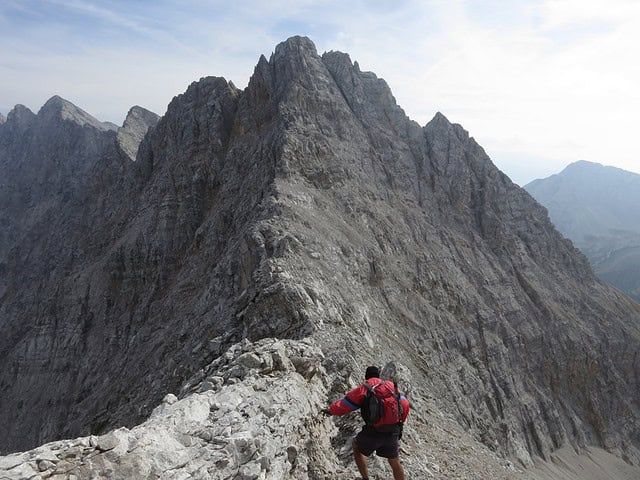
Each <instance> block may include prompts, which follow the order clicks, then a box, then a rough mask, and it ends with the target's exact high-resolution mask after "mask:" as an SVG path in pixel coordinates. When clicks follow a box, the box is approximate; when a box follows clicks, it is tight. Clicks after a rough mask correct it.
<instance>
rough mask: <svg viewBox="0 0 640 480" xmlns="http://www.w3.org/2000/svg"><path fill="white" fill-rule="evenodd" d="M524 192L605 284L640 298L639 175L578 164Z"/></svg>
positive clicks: (583, 162)
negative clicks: (582, 254) (542, 209)
mask: <svg viewBox="0 0 640 480" xmlns="http://www.w3.org/2000/svg"><path fill="white" fill-rule="evenodd" d="M524 188H525V189H526V190H527V191H528V192H529V193H530V194H531V195H532V196H533V197H534V198H535V199H536V200H538V202H540V203H541V204H542V205H544V206H545V207H546V208H547V209H548V210H549V216H550V217H551V220H552V222H553V223H554V224H555V225H556V227H557V228H558V230H560V232H562V233H563V234H564V235H565V236H567V237H568V238H569V239H571V240H572V241H573V242H574V244H575V245H576V246H577V247H578V248H579V249H580V250H582V252H583V253H584V254H585V255H586V256H587V257H588V258H589V260H590V261H591V264H592V265H593V268H594V270H595V271H596V273H597V274H598V275H599V276H600V277H601V278H602V279H603V280H605V281H607V282H609V283H611V284H612V285H614V286H616V287H617V288H619V289H621V290H623V291H624V292H626V293H627V294H629V295H630V296H631V297H633V298H635V299H636V300H640V175H638V174H635V173H632V172H627V171H625V170H621V169H619V168H615V167H607V166H603V165H600V164H598V163H591V162H586V161H579V162H575V163H572V164H571V165H569V166H568V167H567V168H565V169H564V170H563V171H562V172H560V173H559V174H557V175H552V176H550V177H549V178H544V179H540V180H534V181H533V182H531V183H529V184H528V185H525V187H524Z"/></svg>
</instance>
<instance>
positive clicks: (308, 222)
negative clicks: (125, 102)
mask: <svg viewBox="0 0 640 480" xmlns="http://www.w3.org/2000/svg"><path fill="white" fill-rule="evenodd" d="M31 115H32V117H33V114H31ZM14 116H15V115H14ZM24 117H25V121H23V122H22V123H20V122H17V121H13V122H12V121H11V118H12V117H11V115H9V117H8V119H7V122H6V123H5V124H3V125H2V126H0V148H1V150H0V155H1V156H0V168H2V169H3V172H2V173H3V174H2V175H0V178H10V179H12V180H11V182H3V183H2V191H0V195H2V200H6V201H7V202H8V204H9V205H11V208H8V209H7V210H3V211H2V215H3V217H2V221H3V225H9V229H8V232H9V234H6V235H4V236H3V237H2V243H1V244H0V252H2V259H1V260H0V261H1V262H2V269H3V273H4V274H3V276H2V280H0V282H2V283H0V298H1V299H2V302H1V304H0V315H1V317H0V319H1V322H2V326H3V327H2V328H3V331H6V332H8V334H6V335H4V336H3V339H2V340H0V342H2V343H0V358H1V359H2V363H3V365H6V368H3V369H2V371H0V391H1V392H2V395H1V396H0V422H2V424H4V425H8V429H7V433H6V435H5V436H4V438H3V439H2V442H4V443H3V444H2V448H3V450H4V451H9V450H16V449H24V448H28V447H31V446H33V445H35V444H37V443H40V442H43V441H46V440H50V439H53V438H59V437H61V436H76V435H80V434H88V433H92V432H93V433H101V432H102V431H104V430H105V429H108V428H111V427H114V426H119V425H126V426H131V425H133V424H135V423H137V422H139V421H140V420H142V419H143V418H144V417H145V416H146V415H148V413H149V412H150V409H151V408H153V407H154V406H155V405H157V404H158V403H159V402H160V399H161V398H162V397H163V396H164V395H165V394H166V393H167V392H171V391H173V392H177V391H178V390H179V387H180V386H181V385H182V384H183V382H184V381H185V380H186V379H187V378H189V377H190V376H191V375H193V374H194V373H196V372H197V371H198V370H199V369H201V368H202V367H203V366H205V365H207V364H209V363H210V362H211V361H212V360H214V359H216V358H218V357H219V356H220V355H221V354H222V353H223V352H224V351H225V350H226V349H227V348H228V346H229V345H230V344H232V343H234V342H237V341H238V340H240V339H242V338H247V339H249V340H251V341H256V340H259V339H260V338H265V337H278V338H288V339H300V338H303V337H308V338H309V339H310V340H312V341H313V342H315V344H317V345H319V346H320V348H321V349H322V350H323V352H324V359H323V368H324V369H326V372H327V374H328V376H327V379H328V380H327V381H328V385H327V387H328V390H327V391H328V399H331V400H333V399H335V398H336V396H338V395H341V394H342V393H343V392H344V390H345V388H346V387H348V386H349V385H350V384H353V381H354V380H353V375H355V376H359V375H360V373H359V372H361V371H363V369H364V367H365V366H366V365H367V364H370V363H382V361H385V362H386V361H387V360H393V361H395V362H399V363H401V364H402V365H403V366H404V368H405V369H406V371H409V372H411V380H410V387H411V398H412V402H413V404H414V405H415V406H416V414H415V417H414V418H415V419H416V423H415V426H414V427H412V428H415V429H416V430H415V431H416V436H417V438H420V437H425V436H427V435H428V430H427V427H426V426H425V425H424V424H423V423H421V422H420V421H419V420H418V418H416V417H419V413H418V412H420V411H427V405H429V406H431V405H432V404H433V405H435V406H437V408H438V409H440V410H442V411H443V412H448V413H450V414H452V415H453V416H454V418H455V419H456V421H457V422H458V423H459V424H460V425H461V426H462V427H463V428H464V429H466V430H467V431H468V432H470V433H471V434H472V435H474V436H475V437H476V438H478V439H479V440H481V441H482V442H484V443H485V444H486V445H488V446H489V447H490V448H491V449H494V450H495V451H497V452H499V453H501V454H505V455H509V456H512V457H514V458H517V459H519V460H520V461H521V462H522V463H524V464H529V463H530V462H531V455H542V456H547V455H549V453H550V452H551V451H552V450H554V449H556V448H557V447H559V446H561V445H563V444H566V443H572V444H576V445H578V444H591V445H600V446H604V447H606V448H608V449H610V450H612V451H614V452H617V453H618V454H620V455H626V457H627V458H629V459H636V460H639V459H640V458H639V457H638V451H637V448H638V442H639V439H638V437H637V432H638V431H639V429H638V418H639V411H638V408H639V404H638V402H639V400H640V390H639V378H638V373H637V372H638V371H640V370H639V367H640V365H639V364H638V363H639V362H638V355H637V352H638V348H639V347H640V331H639V329H640V307H639V306H638V305H637V304H635V303H632V302H630V301H629V300H628V299H627V298H626V297H624V296H622V295H619V294H618V293H616V292H615V291H613V290H611V289H609V288H608V287H606V286H605V285H603V284H602V283H600V282H599V281H598V280H597V279H596V278H595V277H594V275H593V273H592V271H591V269H590V267H589V265H588V263H587V260H586V258H585V257H583V256H582V255H581V254H580V253H579V252H578V251H577V250H575V249H574V248H573V246H572V244H571V243H570V242H568V241H567V240H565V239H564V238H563V237H562V236H561V235H560V234H559V233H558V232H557V231H556V230H555V229H554V228H553V226H552V225H551V223H550V221H549V219H548V217H547V214H546V211H545V210H544V208H542V207H541V206H539V205H538V204H537V203H536V202H535V201H534V200H533V199H532V198H531V197H530V196H529V195H528V194H527V193H526V192H525V191H523V190H522V189H520V188H519V187H517V186H516V185H514V184H513V183H511V181H510V180H509V179H508V178H507V177H506V176H505V175H504V174H502V173H501V172H500V171H498V170H497V169H496V168H495V166H494V165H493V164H492V163H491V161H490V159H489V158H488V157H487V155H486V154H485V152H484V151H483V150H482V148H481V147H480V146H479V145H478V144H477V143H476V142H475V141H474V140H473V139H472V138H470V137H469V135H468V133H467V132H466V131H465V130H464V129H463V128H462V127H460V126H459V125H455V124H451V123H450V122H449V121H448V120H447V119H446V118H445V117H444V116H443V115H441V114H437V115H436V116H435V118H434V119H433V120H432V121H431V122H429V123H428V124H427V125H426V126H425V127H420V126H419V125H418V124H416V123H415V122H412V121H411V120H409V119H408V118H407V117H406V115H405V114H404V112H403V111H402V109H401V108H400V107H398V106H397V105H396V103H395V100H394V98H393V96H392V94H391V92H390V90H389V88H388V87H387V85H386V83H385V82H384V81H383V80H381V79H378V78H377V77H376V76H375V75H374V74H372V73H370V72H361V71H360V69H359V67H358V65H357V64H352V62H351V61H350V59H349V57H348V56H347V55H345V54H342V53H339V52H329V53H325V54H324V55H323V56H318V55H317V53H316V50H315V47H314V45H313V44H312V42H311V41H309V40H308V39H306V38H300V37H294V38H291V39H289V40H287V41H286V42H283V43H282V44H280V45H278V46H277V47H276V49H275V52H274V53H273V55H272V56H271V58H270V60H268V61H267V59H266V58H265V57H261V58H260V60H259V62H258V64H257V66H256V68H255V71H254V74H253V76H252V77H251V80H250V82H249V85H248V86H247V88H246V89H245V90H244V91H238V90H237V89H236V88H235V87H234V86H233V85H232V84H231V83H228V82H227V81H225V80H224V79H222V78H214V77H209V78H204V79H201V80H200V81H199V82H195V83H193V84H192V85H191V86H189V88H188V89H187V91H186V92H185V93H184V94H182V95H179V96H178V97H176V98H175V99H174V100H173V101H172V102H171V104H170V105H169V107H168V110H167V113H166V115H165V116H164V117H162V119H160V121H159V122H158V123H157V125H155V127H152V128H151V129H150V131H149V132H148V133H147V134H146V136H145V137H144V139H143V140H142V143H141V144H140V146H139V151H138V153H137V157H136V158H137V160H136V161H135V163H134V162H132V161H131V157H130V156H129V155H127V154H125V153H123V150H122V148H118V142H117V139H116V133H115V132H113V131H111V130H102V129H100V128H98V127H96V126H92V125H90V124H88V123H87V124H84V125H82V126H80V125H79V124H78V123H74V122H73V121H72V120H69V119H59V118H57V117H56V118H53V119H51V120H49V121H48V122H49V123H46V122H45V121H44V119H41V118H40V117H41V115H40V114H38V116H35V118H32V117H29V115H28V114H26V115H24ZM18 123H20V125H21V126H20V128H18ZM56 128H62V129H65V131H64V135H63V134H62V132H60V133H58V134H57V135H56V136H55V137H54V136H51V137H49V136H47V135H49V133H48V132H49V131H50V129H56ZM123 128H126V126H125V127H123ZM54 131H55V130H54ZM16 132H18V133H16ZM20 132H21V133H20ZM56 139H57V141H59V142H62V145H58V144H55V143H53V142H54V140H56ZM47 142H49V143H47ZM64 147H66V150H65V149H64ZM40 151H46V152H49V153H48V154H47V155H40V156H38V155H37V154H36V153H37V152H40ZM74 166H75V167H74ZM4 170H6V171H7V172H9V174H10V175H11V176H7V175H6V174H4ZM33 178H38V179H40V183H41V185H42V189H40V190H38V191H37V192H36V193H37V195H36V194H35V193H33V194H32V195H31V196H29V197H26V196H24V194H22V190H21V188H22V187H21V188H16V187H15V185H30V184H33V181H32V179H33ZM19 182H23V183H19ZM65 182H67V183H65ZM67 185H69V188H67ZM67 192H69V193H67ZM65 193H67V195H66V196H65ZM25 215H26V216H25ZM354 372H355V373H354ZM310 388H313V392H315V393H314V394H313V395H314V398H315V396H317V388H318V387H317V385H315V386H313V387H310ZM405 388H406V387H405ZM300 421H301V422H302V420H300ZM305 425H306V424H305ZM305 428H310V427H308V426H306V427H305ZM325 434H326V432H325ZM415 455H420V453H419V451H416V452H415ZM314 461H315V462H317V463H318V465H320V464H322V468H325V467H326V465H325V464H326V462H327V460H326V459H324V457H322V456H318V457H316V459H315V460H313V459H311V460H310V462H311V463H313V462H314ZM323 462H324V463H323ZM310 468H312V467H310ZM322 468H320V467H319V466H317V469H320V470H322ZM329 471H330V470H329ZM417 473H418V471H416V474H417ZM295 478H297V477H295ZM300 478H302V477H300Z"/></svg>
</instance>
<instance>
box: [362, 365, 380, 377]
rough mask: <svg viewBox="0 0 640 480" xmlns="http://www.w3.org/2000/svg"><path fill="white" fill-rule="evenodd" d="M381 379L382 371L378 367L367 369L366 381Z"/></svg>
mask: <svg viewBox="0 0 640 480" xmlns="http://www.w3.org/2000/svg"><path fill="white" fill-rule="evenodd" d="M370 378H380V369H379V368H378V367H373V366H371V367H367V371H366V372H365V373H364V379H365V380H369V379H370Z"/></svg>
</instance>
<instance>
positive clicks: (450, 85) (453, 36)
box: [0, 0, 640, 185]
mask: <svg viewBox="0 0 640 480" xmlns="http://www.w3.org/2000/svg"><path fill="white" fill-rule="evenodd" d="M292 35H307V36H309V37H310V38H311V39H312V40H313V41H314V42H315V44H316V46H317V49H318V51H319V53H322V52H324V51H326V50H340V51H343V52H347V53H349V54H350V56H351V59H352V60H354V61H358V62H359V64H360V68H361V69H362V70H370V71H373V72H375V73H376V74H377V75H378V76H379V77H382V78H384V79H385V80H386V81H387V82H388V83H389V85H390V87H391V89H392V90H393V93H394V95H395V97H396V100H397V101H398V103H399V104H400V106H401V107H402V108H404V110H405V111H406V112H407V114H408V115H409V116H410V117H411V118H412V119H414V120H416V121H417V122H419V123H420V124H421V125H424V124H425V123H426V122H428V121H429V120H430V119H431V118H432V117H433V115H434V114H435V113H436V112H437V111H440V112H442V113H443V114H444V115H446V116H447V117H448V118H449V120H450V121H452V122H455V123H460V124H461V125H462V126H463V127H464V128H465V129H467V130H468V131H469V133H470V134H471V135H472V136H473V137H475V139H476V140H477V141H478V142H479V143H480V145H482V146H483V147H484V149H485V150H486V151H487V153H488V154H489V156H490V157H491V158H492V160H493V161H494V163H495V164H496V165H497V166H498V167H499V168H500V169H501V170H502V171H504V172H505V173H506V174H507V175H509V176H510V177H511V179H512V180H513V181H514V182H516V183H518V184H520V185H524V184H525V183H528V182H529V181H531V180H533V179H535V178H541V177H546V176H549V175H551V174H553V173H557V172H559V171H560V170H562V169H563V168H564V167H565V166H566V165H568V164H569V163H572V162H574V161H577V160H589V161H592V162H598V163H602V164H605V165H613V166H617V167H620V168H623V169H626V170H630V171H633V172H637V173H640V156H639V154H638V151H637V146H636V145H635V144H636V143H637V140H638V138H639V135H638V130H639V127H640V124H639V123H640V122H639V120H638V118H637V115H638V112H640V61H639V60H638V59H640V1H637V0H602V1H595V0H529V1H525V0H487V1H481V0H477V1H472V0H467V1H464V0H432V1H428V0H389V1H378V0H360V1H347V0H340V1H315V0H297V1H293V0H269V1H258V0H251V1H242V0H235V1H229V2H223V1H216V0H172V1H170V0H139V1H134V0H103V1H97V0H0V113H2V114H4V115H5V116H6V114H7V112H8V111H9V110H10V109H11V108H12V107H13V105H15V104H17V103H22V104H24V105H26V106H28V107H29V108H31V109H32V110H34V111H36V112H37V110H38V109H39V108H40V107H41V106H42V104H43V103H44V102H45V101H46V100H47V99H48V98H50V97H51V96H53V95H54V94H58V95H60V96H62V97H64V98H66V99H68V100H70V101H71V102H73V103H75V104H76V105H77V106H79V107H81V108H83V109H84V110H86V111H88V112H89V113H91V114H92V115H94V116H96V117H97V118H99V119H100V120H109V121H112V122H114V123H117V124H121V123H122V121H123V120H124V116H125V115H126V112H127V111H128V109H129V107H131V106H132V105H135V104H137V105H142V106H143V107H146V108H148V109H150V110H153V111H155V112H157V113H159V114H163V113H164V112H165V110H166V106H167V104H168V103H169V101H170V100H171V98H172V97H173V96H174V95H177V94H179V93H182V92H183V91H184V90H185V89H186V87H187V85H188V84H189V83H191V82H192V81H194V80H197V79H198V78H200V77H202V76H207V75H217V76H223V77H225V78H226V79H228V80H232V81H233V82H234V83H235V84H236V86H238V87H244V86H246V84H247V81H248V79H249V76H250V75H251V73H252V71H253V67H254V66H255V64H256V63H257V60H258V57H259V55H260V54H265V55H266V56H267V57H269V55H270V54H271V52H272V51H273V49H274V47H275V45H276V44H277V43H279V42H281V41H282V40H284V39H286V38H287V37H289V36H292Z"/></svg>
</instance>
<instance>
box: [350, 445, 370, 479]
mask: <svg viewBox="0 0 640 480" xmlns="http://www.w3.org/2000/svg"><path fill="white" fill-rule="evenodd" d="M352 445H353V459H354V460H355V461H356V465H357V466H358V471H359V472H360V476H362V478H369V470H368V469H367V457H365V456H364V455H363V454H361V453H360V450H359V449H358V443H357V442H356V440H355V438H354V439H353V442H352Z"/></svg>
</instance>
